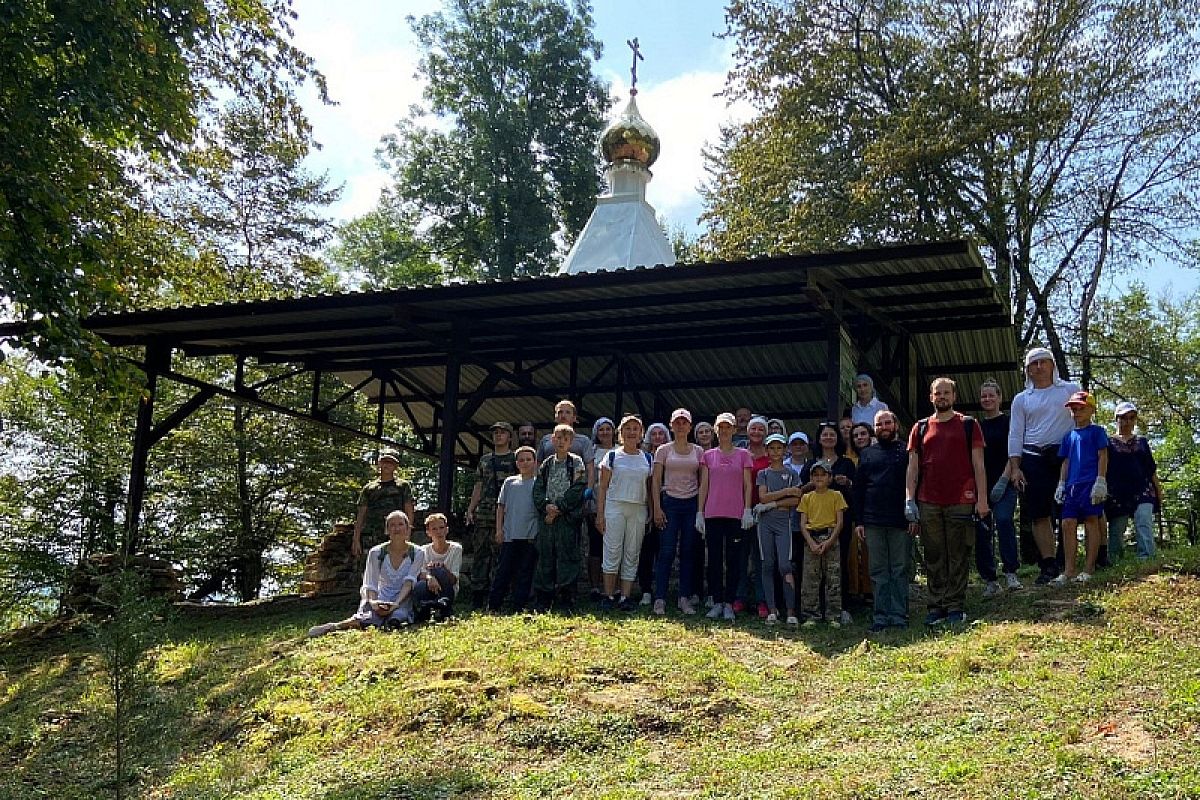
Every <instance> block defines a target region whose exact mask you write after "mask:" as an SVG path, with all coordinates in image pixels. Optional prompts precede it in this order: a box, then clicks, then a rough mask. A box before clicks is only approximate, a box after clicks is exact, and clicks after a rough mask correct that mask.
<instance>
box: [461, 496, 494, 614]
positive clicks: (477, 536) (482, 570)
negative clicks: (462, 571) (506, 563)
mask: <svg viewBox="0 0 1200 800" xmlns="http://www.w3.org/2000/svg"><path fill="white" fill-rule="evenodd" d="M470 545H471V553H472V554H473V555H472V556H471V570H470V572H468V573H467V579H468V581H469V582H470V589H471V594H472V595H473V596H478V595H479V593H480V592H484V593H486V592H488V591H490V590H491V588H492V580H493V579H494V578H495V577H496V564H497V563H498V561H499V559H500V545H498V544H496V517H495V516H487V515H483V514H476V515H475V526H474V527H473V528H472V529H471V537H470Z"/></svg>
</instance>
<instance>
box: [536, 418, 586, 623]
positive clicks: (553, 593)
mask: <svg viewBox="0 0 1200 800" xmlns="http://www.w3.org/2000/svg"><path fill="white" fill-rule="evenodd" d="M574 438H575V430H574V429H573V428H572V427H571V426H570V425H567V424H565V423H564V424H561V425H558V426H557V427H555V429H554V433H553V439H552V441H553V443H554V452H553V453H551V454H550V455H549V456H547V457H546V460H545V461H543V462H542V465H541V467H540V468H538V475H537V479H536V480H535V481H534V484H533V504H534V505H535V506H536V507H537V510H538V514H539V515H540V516H541V520H540V522H539V523H538V535H537V539H536V540H535V541H536V542H537V544H536V549H537V566H536V567H535V568H534V572H533V590H534V593H535V594H536V601H535V606H534V607H535V608H536V609H537V610H538V611H548V610H550V607H551V606H552V605H553V606H554V607H555V608H557V609H558V610H560V611H565V612H567V613H572V612H574V610H575V584H576V583H577V582H578V581H579V567H580V562H581V561H582V559H581V557H580V552H579V523H580V522H581V521H582V520H583V490H584V489H586V488H587V485H588V469H587V467H586V466H585V465H584V463H583V459H582V458H580V457H579V456H577V455H575V453H573V452H571V442H572V440H574ZM588 451H589V455H590V451H591V444H590V443H589V444H588Z"/></svg>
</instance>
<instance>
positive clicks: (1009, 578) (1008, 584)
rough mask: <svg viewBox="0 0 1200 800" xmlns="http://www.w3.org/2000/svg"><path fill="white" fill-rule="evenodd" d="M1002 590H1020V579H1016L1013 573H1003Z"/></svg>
mask: <svg viewBox="0 0 1200 800" xmlns="http://www.w3.org/2000/svg"><path fill="white" fill-rule="evenodd" d="M1004 588H1005V589H1008V590H1009V591H1015V590H1017V589H1020V588H1022V586H1021V579H1020V578H1018V577H1017V573H1015V572H1006V573H1004Z"/></svg>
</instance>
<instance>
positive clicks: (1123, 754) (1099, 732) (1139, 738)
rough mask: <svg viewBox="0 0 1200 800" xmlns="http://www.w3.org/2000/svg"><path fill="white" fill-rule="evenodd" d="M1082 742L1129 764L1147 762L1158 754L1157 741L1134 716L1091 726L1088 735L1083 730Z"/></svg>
mask: <svg viewBox="0 0 1200 800" xmlns="http://www.w3.org/2000/svg"><path fill="white" fill-rule="evenodd" d="M1082 744H1089V745H1090V746H1092V747H1094V748H1096V749H1098V750H1100V751H1101V752H1103V753H1104V754H1105V755H1108V756H1112V757H1114V758H1119V759H1121V760H1122V761H1126V762H1129V763H1131V764H1147V763H1150V762H1152V761H1154V760H1155V759H1156V757H1157V755H1158V742H1157V741H1156V740H1155V738H1154V737H1153V736H1151V735H1150V733H1148V732H1147V731H1146V729H1145V728H1144V727H1142V723H1141V722H1139V721H1138V720H1137V718H1136V717H1129V716H1122V717H1115V718H1112V719H1108V720H1105V721H1103V722H1101V723H1100V724H1098V725H1095V726H1094V727H1092V729H1091V731H1090V735H1089V733H1088V732H1087V731H1085V732H1084V740H1083V742H1082Z"/></svg>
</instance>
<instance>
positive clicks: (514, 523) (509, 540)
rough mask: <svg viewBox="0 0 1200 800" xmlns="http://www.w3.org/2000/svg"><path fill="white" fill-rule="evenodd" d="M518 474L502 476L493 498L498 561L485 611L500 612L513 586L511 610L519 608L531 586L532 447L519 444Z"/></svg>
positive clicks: (534, 466)
mask: <svg viewBox="0 0 1200 800" xmlns="http://www.w3.org/2000/svg"><path fill="white" fill-rule="evenodd" d="M516 457H517V473H518V474H516V475H511V476H509V477H507V478H505V479H504V483H503V484H502V485H501V486H500V496H499V497H498V498H497V499H496V530H495V536H496V544H498V545H499V546H500V560H499V563H498V564H497V565H496V577H495V579H494V580H493V581H492V589H491V593H490V594H489V595H488V610H489V611H500V610H502V609H503V607H504V599H505V597H506V596H507V595H508V593H509V589H510V588H511V589H512V609H513V611H522V610H523V609H524V608H525V604H526V603H527V602H529V591H530V588H531V587H532V585H533V567H534V564H536V563H537V552H536V551H535V550H534V545H533V542H534V539H536V538H537V533H538V511H537V508H536V507H535V506H534V505H533V484H534V481H536V480H537V453H536V452H535V451H534V449H533V448H532V447H528V446H525V447H518V448H517V452H516Z"/></svg>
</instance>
